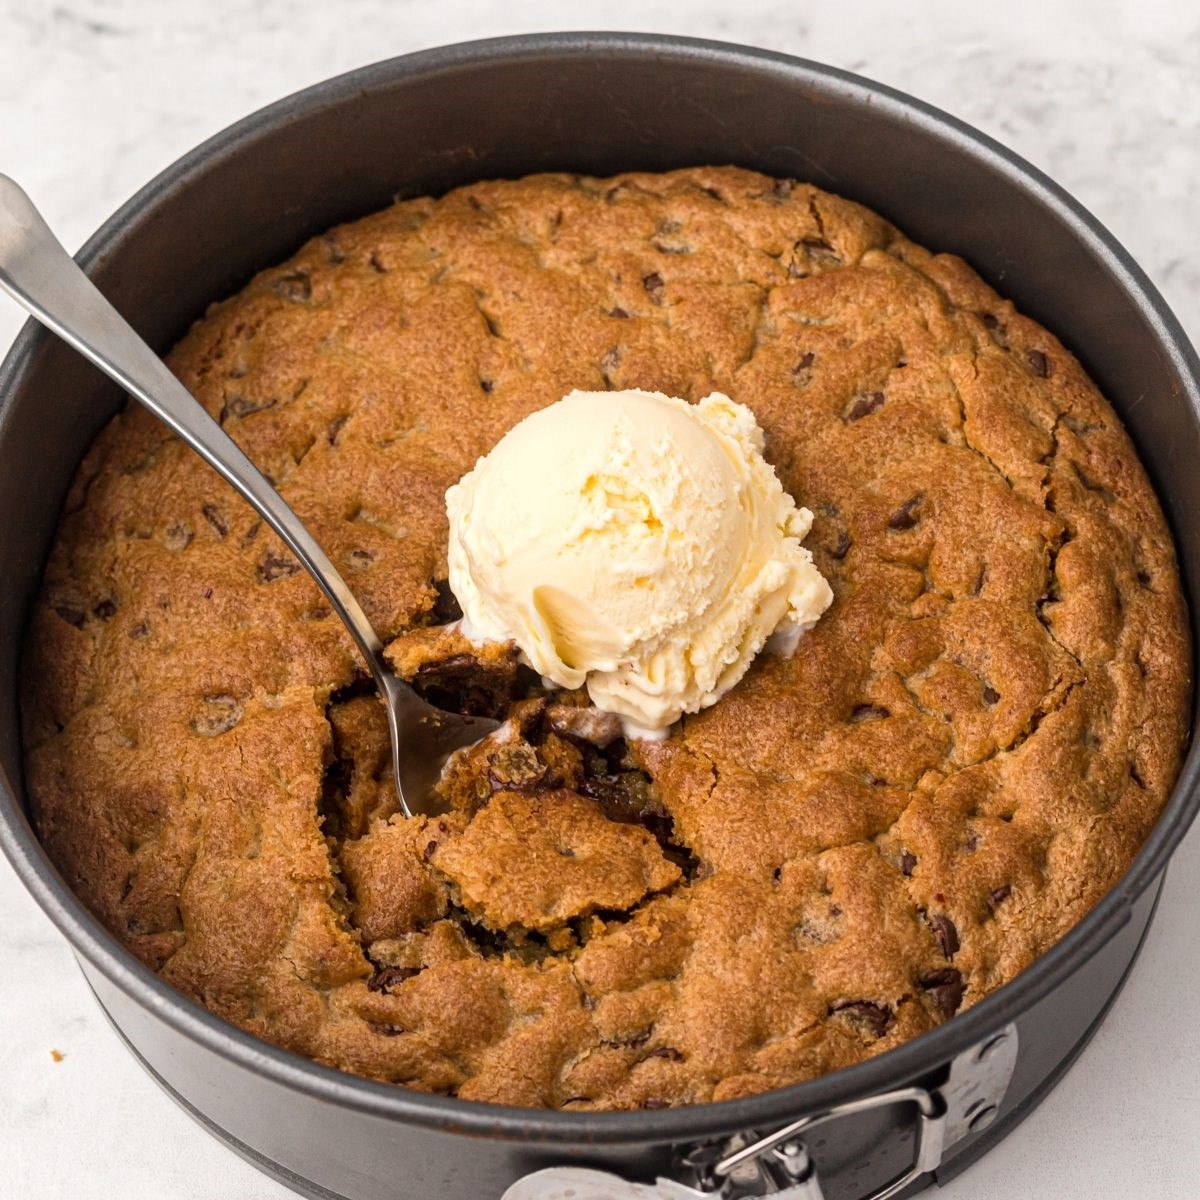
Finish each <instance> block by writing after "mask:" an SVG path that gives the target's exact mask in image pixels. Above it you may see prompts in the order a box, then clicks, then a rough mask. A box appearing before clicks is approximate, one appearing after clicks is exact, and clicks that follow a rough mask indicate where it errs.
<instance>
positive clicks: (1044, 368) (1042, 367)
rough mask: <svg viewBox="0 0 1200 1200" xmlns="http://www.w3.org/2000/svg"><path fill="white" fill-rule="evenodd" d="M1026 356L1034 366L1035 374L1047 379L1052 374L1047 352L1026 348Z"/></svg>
mask: <svg viewBox="0 0 1200 1200" xmlns="http://www.w3.org/2000/svg"><path fill="white" fill-rule="evenodd" d="M1025 357H1026V358H1027V359H1029V365H1030V366H1031V367H1032V368H1033V373H1034V374H1035V375H1040V376H1041V378H1043V379H1045V378H1046V376H1047V375H1049V374H1050V361H1049V359H1047V358H1046V356H1045V354H1043V353H1042V351H1040V350H1026V351H1025Z"/></svg>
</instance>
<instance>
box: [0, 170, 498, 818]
mask: <svg viewBox="0 0 1200 1200" xmlns="http://www.w3.org/2000/svg"><path fill="white" fill-rule="evenodd" d="M0 287H2V288H3V289H4V290H5V291H6V292H8V294H9V295H10V296H12V298H13V299H14V300H16V302H17V303H18V304H20V305H21V306H22V308H25V309H27V310H28V311H29V312H30V313H31V314H32V315H33V316H34V317H36V318H37V320H39V321H40V322H41V323H42V324H43V325H45V326H46V327H47V328H48V329H51V330H53V331H54V332H55V333H57V334H58V336H59V337H61V338H62V339H63V340H64V341H65V342H67V343H68V344H69V345H71V346H73V347H74V348H75V349H76V350H78V351H79V352H80V353H81V354H82V355H83V356H84V357H85V358H88V359H90V360H91V361H92V362H93V363H95V364H96V366H98V367H99V368H100V369H101V370H102V371H103V372H104V373H105V374H106V375H108V376H110V377H111V378H112V379H114V380H115V381H116V382H117V383H118V384H120V385H121V387H123V388H124V389H125V390H126V391H127V392H128V393H129V394H130V395H131V396H133V397H134V398H135V399H137V400H140V401H141V402H142V404H144V405H145V406H146V407H147V408H148V409H149V410H150V411H151V412H152V413H154V415H155V416H156V417H158V418H159V419H160V420H162V421H164V422H165V423H166V424H167V425H168V426H170V428H171V429H173V430H174V431H175V433H177V434H178V435H179V436H180V437H181V438H182V439H183V440H184V441H185V442H186V443H187V444H188V445H189V446H191V447H192V449H193V450H195V451H196V452H197V453H198V454H199V455H200V457H201V458H203V459H204V460H205V462H207V463H208V464H209V465H210V466H211V467H213V468H214V469H215V470H216V471H217V473H218V474H220V475H221V476H222V477H223V478H224V479H226V480H227V481H228V482H229V483H231V484H232V485H233V486H234V487H235V488H236V489H237V490H238V491H239V492H240V493H241V494H242V496H244V497H245V499H246V500H247V501H249V503H250V504H251V505H252V506H253V507H254V508H255V509H256V510H257V511H258V513H259V514H260V515H261V516H262V518H263V519H264V520H265V521H266V522H267V524H268V525H270V526H271V528H272V529H273V530H275V532H276V533H277V534H278V535H279V536H280V537H281V538H282V539H283V541H284V542H285V543H286V545H287V546H288V547H289V549H291V551H292V553H293V554H295V556H296V557H297V558H298V559H299V560H300V562H301V563H302V564H303V565H304V567H305V569H306V570H307V571H308V573H309V574H310V575H311V576H312V577H313V579H314V580H315V581H316V584H317V586H318V587H319V588H320V589H321V591H322V592H324V593H325V595H326V597H327V598H328V600H329V603H330V604H331V605H332V606H333V610H334V612H336V613H337V614H338V616H339V617H341V619H342V621H343V622H345V625H346V628H347V629H348V630H349V631H350V635H351V636H352V637H353V638H354V641H355V644H356V645H357V646H358V648H359V651H360V652H361V653H362V656H363V658H365V659H366V660H367V665H368V666H369V667H370V668H371V674H372V675H374V676H375V682H376V684H377V685H378V687H379V694H380V696H381V697H382V699H383V701H384V704H385V705H386V706H387V715H388V731H389V733H390V735H391V739H392V768H393V771H394V772H395V776H396V790H397V792H398V793H399V795H400V804H401V806H402V807H403V808H404V811H405V813H406V814H407V815H408V816H412V815H413V814H414V813H415V812H428V813H432V812H436V811H437V806H436V805H435V804H434V797H433V792H432V789H433V785H434V783H435V782H436V781H437V778H438V775H439V774H440V772H441V769H442V767H443V765H444V764H445V762H446V759H447V758H448V757H449V756H450V755H451V754H452V753H453V752H454V751H455V750H458V749H461V748H462V747H464V746H469V745H471V744H472V743H474V742H477V741H479V740H480V739H481V738H483V737H485V736H486V735H487V734H489V733H491V732H492V730H494V729H496V728H498V726H499V722H497V721H492V720H488V719H487V718H484V717H464V716H460V715H458V714H457V713H450V712H446V711H445V710H444V709H440V708H435V707H434V706H433V705H432V704H428V703H426V701H424V700H422V699H421V697H420V696H418V695H417V694H416V692H414V691H413V690H412V688H411V687H409V686H408V684H407V683H405V682H404V681H403V680H402V679H400V678H399V677H397V675H396V674H395V673H394V672H393V671H392V670H391V669H390V668H389V667H388V665H387V663H386V662H384V659H383V643H382V642H381V641H380V640H379V635H378V634H377V633H376V632H375V630H374V629H373V628H372V627H371V623H370V622H369V621H368V620H367V618H366V616H365V615H364V613H363V610H362V609H361V608H360V607H359V604H358V601H357V600H356V599H355V598H354V595H353V593H352V592H351V591H350V589H349V588H348V587H347V586H346V581H345V580H344V579H343V578H342V577H341V575H340V574H338V571H337V568H336V567H334V565H333V563H332V562H330V561H329V558H328V556H327V555H326V554H325V551H324V550H322V549H321V547H320V546H319V545H318V544H317V541H316V539H315V538H314V537H313V536H312V534H310V533H309V532H308V530H307V529H305V527H304V525H303V524H302V523H301V521H300V518H299V517H297V516H296V514H295V513H294V512H292V510H291V509H290V508H289V507H288V505H287V503H286V502H285V501H284V499H283V497H282V496H280V494H279V493H278V492H277V491H276V490H275V489H274V488H273V487H272V486H271V484H270V482H269V481H268V480H267V478H266V477H265V476H264V475H263V474H262V473H261V472H260V471H259V470H258V468H257V467H256V466H255V465H254V464H253V463H252V462H251V461H250V460H249V459H248V458H247V457H246V456H245V455H244V454H243V453H242V451H241V450H240V449H238V447H237V445H236V443H235V442H234V441H233V439H232V438H230V437H229V435H228V434H227V433H226V432H225V431H224V430H223V429H222V428H221V426H220V425H218V424H217V422H216V421H214V420H213V419H212V417H210V416H209V415H208V413H207V412H206V411H205V410H204V407H203V406H202V405H201V404H200V403H199V401H198V400H196V398H195V397H194V396H193V395H192V394H191V393H190V392H189V391H188V390H187V389H186V388H185V387H184V386H183V384H181V383H180V382H179V380H178V379H176V378H175V376H174V375H172V374H171V372H170V371H169V370H168V369H167V367H166V365H165V364H164V363H163V362H162V361H161V360H160V359H159V358H158V356H157V355H156V354H155V353H154V351H153V350H151V349H150V347H149V346H147V345H146V343H145V342H143V341H142V339H141V338H140V337H138V335H137V334H136V333H135V332H134V331H133V329H132V328H130V326H129V325H128V324H127V323H126V321H125V320H124V318H123V317H122V316H121V315H120V314H119V313H118V312H117V310H116V309H115V308H113V306H112V305H111V304H109V302H108V301H107V300H105V298H104V297H103V296H102V295H101V294H100V292H99V291H97V290H96V287H95V285H94V284H93V283H92V282H91V280H90V279H88V277H87V276H86V275H85V274H84V273H83V272H82V271H81V270H80V269H79V267H78V266H77V265H76V264H75V261H74V259H72V258H71V256H70V255H69V254H68V253H67V252H66V250H64V249H63V247H62V245H61V243H60V242H59V241H58V239H57V238H56V237H55V236H54V234H53V233H51V231H50V228H49V226H48V225H47V224H46V222H45V221H44V220H43V219H42V216H41V214H40V213H39V212H38V210H37V209H36V208H35V207H34V205H33V202H32V201H31V200H30V199H29V197H28V196H27V195H26V194H25V193H24V192H23V191H22V190H21V188H19V187H18V186H17V185H16V184H15V183H14V182H13V181H12V180H11V179H9V178H7V177H6V176H4V175H0Z"/></svg>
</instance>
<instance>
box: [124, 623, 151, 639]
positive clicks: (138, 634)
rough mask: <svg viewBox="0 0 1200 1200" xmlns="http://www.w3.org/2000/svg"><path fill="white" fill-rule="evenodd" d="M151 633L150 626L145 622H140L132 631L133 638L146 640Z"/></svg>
mask: <svg viewBox="0 0 1200 1200" xmlns="http://www.w3.org/2000/svg"><path fill="white" fill-rule="evenodd" d="M149 632H150V626H149V625H147V624H146V622H145V621H139V622H138V623H137V624H136V625H135V626H134V627H133V628H132V629H131V630H130V631H129V636H130V637H131V638H144V637H145V636H146V635H147V634H148V633H149Z"/></svg>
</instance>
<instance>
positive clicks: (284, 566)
mask: <svg viewBox="0 0 1200 1200" xmlns="http://www.w3.org/2000/svg"><path fill="white" fill-rule="evenodd" d="M299 570H300V564H299V563H298V562H296V561H295V560H294V559H291V558H285V557H283V556H282V555H278V554H268V555H267V557H266V558H264V559H263V560H262V562H260V563H259V564H258V578H259V580H260V582H262V583H274V582H275V581H276V580H277V579H286V578H287V577H288V576H289V575H295V574H296V572H297V571H299Z"/></svg>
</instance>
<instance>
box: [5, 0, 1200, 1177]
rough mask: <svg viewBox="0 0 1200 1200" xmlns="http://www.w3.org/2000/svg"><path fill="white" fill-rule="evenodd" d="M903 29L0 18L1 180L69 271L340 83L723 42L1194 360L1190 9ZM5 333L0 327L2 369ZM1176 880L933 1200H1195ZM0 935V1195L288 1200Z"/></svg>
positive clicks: (455, 9) (1196, 23)
mask: <svg viewBox="0 0 1200 1200" xmlns="http://www.w3.org/2000/svg"><path fill="white" fill-rule="evenodd" d="M917 7H918V6H916V5H913V6H903V5H898V4H896V3H894V2H892V0H839V2H838V3H836V4H830V5H815V4H813V5H800V4H795V3H787V2H786V0H781V2H775V0H766V2H764V3H760V4H758V5H746V4H739V3H733V2H731V0H692V2H690V3H688V4H686V5H683V4H679V3H666V2H665V0H607V3H604V4H595V3H573V4H563V3H561V2H553V0H545V2H543V0H507V2H506V3H490V2H484V0H439V2H438V3H422V2H420V0H408V2H405V0H339V2H338V3H323V2H320V0H254V2H253V3H248V2H247V0H203V2H197V3H191V2H188V3H175V2H172V0H166V2H164V0H61V2H60V3H51V2H50V0H32V2H31V0H0V170H3V171H5V172H6V173H9V174H11V175H13V176H15V177H16V178H18V179H19V180H21V181H22V182H23V183H24V185H25V186H26V187H27V188H28V190H29V191H30V192H31V193H32V195H33V196H34V198H35V199H36V200H37V202H38V203H39V204H40V205H41V206H42V207H43V209H44V211H45V212H46V214H47V215H48V217H49V218H50V220H51V223H52V224H53V225H54V226H55V227H56V228H57V229H58V231H59V232H60V234H61V235H62V236H63V239H64V241H65V242H66V243H67V244H68V245H69V246H72V247H74V246H77V245H78V244H80V243H81V242H82V240H83V239H84V238H85V237H86V236H87V235H88V234H89V233H90V232H91V231H92V230H93V229H94V228H95V227H96V226H97V225H98V224H99V223H100V221H101V220H102V219H103V218H104V217H105V216H107V215H108V214H109V213H110V212H111V211H112V210H113V209H114V208H115V207H116V206H117V205H118V204H119V203H120V202H121V201H123V200H125V199H126V198H127V197H128V196H129V195H130V194H131V193H132V192H133V191H134V190H135V189H136V188H137V187H139V186H140V185H141V184H142V183H143V182H145V181H146V180H147V179H148V178H149V177H150V176H152V175H153V174H155V173H156V172H158V171H159V170H160V169H161V168H162V167H164V166H166V165H167V164H168V163H170V162H171V161H172V160H173V159H174V158H176V157H177V156H178V155H180V154H182V153H183V152H184V151H186V150H188V149H189V148H190V147H192V146H193V145H195V144H196V143H197V142H199V141H200V140H201V139H202V138H204V137H207V136H208V135H209V134H210V133H213V132H215V131H216V130H218V129H219V128H221V127H222V126H224V125H226V124H228V123H229V122H230V121H232V120H234V119H236V118H238V117H240V116H242V115H244V114H245V113H247V112H249V111H250V110H252V109H254V108H257V107H258V106H260V105H261V104H264V103H266V102H268V101H270V100H273V99H275V98H277V97H279V96H282V95H284V94H286V93H288V92H291V91H293V90H295V89H296V88H299V87H302V86H304V85H307V84H309V83H313V82H315V81H317V80H319V79H322V78H325V77H327V76H329V75H333V74H335V73H337V72H340V71H343V70H346V69H348V68H350V67H354V66H358V65H361V64H363V63H367V62H370V61H373V60H375V59H378V58H382V57H386V56H389V55H392V54H400V53H403V52H405V51H409V50H415V49H419V48H423V47H427V46H432V45H437V44H439V43H444V42H451V41H460V40H464V39H467V38H472V37H484V36H489V35H494V34H501V33H514V32H521V31H531V30H545V29H554V28H577V29H589V28H590V29H600V28H609V29H618V28H626V29H643V30H659V31H663V30H665V31H670V32H677V33H688V34H694V35H698V36H707V37H715V38H724V39H727V40H733V41H743V42H751V43H757V44H760V45H765V46H769V47H772V48H776V49H780V50H785V51H791V52H794V53H797V54H801V55H804V56H807V57H811V58H816V59H820V60H824V61H826V62H830V63H834V64H836V65H838V66H841V67H845V68H849V69H850V70H854V71H859V72H861V73H863V74H866V75H869V76H872V77H874V78H876V79H879V80H882V81H884V82H886V83H890V84H893V85H895V86H897V87H900V88H902V89H904V90H906V91H909V92H912V93H913V94H915V95H917V96H920V97H922V98H923V99H925V100H928V101H931V102H932V103H934V104H937V105H939V106H941V107H943V108H946V109H948V110H950V111H951V112H954V113H956V114H957V115H959V116H961V117H963V118H965V119H966V120H967V121H969V122H971V123H972V124H974V125H976V126H978V127H979V128H981V129H984V130H986V131H987V132H989V133H991V134H993V135H994V136H995V137H997V138H999V139H1000V140H1001V141H1003V142H1005V143H1007V144H1008V145H1009V146H1011V147H1013V148H1014V149H1016V150H1017V151H1018V152H1020V153H1021V154H1023V155H1025V156H1026V157H1027V158H1029V159H1031V160H1032V161H1033V162H1034V163H1036V164H1037V165H1038V166H1040V167H1042V168H1044V169H1045V170H1046V171H1048V172H1049V173H1050V174H1051V175H1052V176H1053V177H1055V178H1056V179H1057V180H1058V181H1059V182H1060V183H1062V184H1064V185H1065V186H1066V187H1067V188H1068V189H1069V190H1070V191H1072V192H1073V193H1074V194H1075V195H1076V196H1077V197H1078V198H1079V199H1080V200H1082V201H1083V203H1084V204H1085V205H1087V206H1088V207H1089V208H1090V209H1091V210H1092V211H1093V212H1094V213H1095V214H1096V215H1097V216H1098V217H1099V218H1100V219H1101V220H1102V221H1103V222H1104V223H1105V224H1107V225H1108V227H1109V228H1110V229H1111V230H1112V231H1113V232H1114V233H1115V234H1116V235H1117V237H1118V238H1120V239H1121V240H1122V241H1123V242H1124V243H1125V245H1126V246H1127V247H1128V248H1129V249H1130V250H1131V251H1132V253H1133V254H1134V256H1135V257H1136V258H1137V259H1138V260H1139V261H1140V262H1141V263H1142V265H1143V266H1144V267H1145V268H1146V269H1147V271H1148V272H1149V274H1150V275H1151V277H1152V278H1153V279H1154V280H1155V282H1156V283H1157V284H1158V286H1159V287H1160V288H1161V289H1162V291H1163V292H1164V293H1165V295H1166V296H1167V299H1168V301H1169V302H1170V303H1171V304H1172V305H1173V307H1174V308H1175V311H1176V313H1177V314H1178V315H1179V317H1180V318H1181V320H1182V321H1183V323H1184V325H1185V327H1187V328H1188V329H1189V330H1190V332H1191V334H1192V336H1193V338H1195V339H1200V222H1198V221H1197V219H1196V217H1197V209H1196V204H1195V199H1194V197H1195V195H1196V193H1197V192H1198V191H1200V8H1197V7H1196V6H1195V4H1194V3H1191V2H1190V0H1176V2H1172V0H1139V2H1138V3H1136V4H1135V3H1132V2H1131V0H1126V2H1124V3H1103V2H1101V0H1067V2H1056V0H1037V2H1032V3H1030V2H1027V0H1009V2H1008V3H1006V4H964V3H962V2H961V0H927V2H926V3H924V4H922V5H921V6H919V7H920V10H921V14H922V15H921V18H920V19H919V20H918V19H916V18H915V17H911V16H908V15H907V9H909V8H911V9H916V8H917ZM901 14H905V15H901ZM18 326H19V321H18V319H17V318H16V316H15V313H14V310H13V309H12V308H10V307H9V306H8V305H7V304H6V303H0V348H3V347H6V346H7V344H8V343H9V341H11V339H12V337H13V336H14V334H15V333H16V331H17V328H18ZM1197 878H1200V831H1197V832H1196V833H1193V834H1192V836H1191V838H1190V839H1189V840H1188V841H1187V842H1186V843H1185V844H1184V846H1183V847H1182V849H1181V850H1180V852H1179V853H1178V855H1177V856H1176V859H1175V862H1174V864H1173V866H1172V868H1171V872H1170V878H1169V879H1168V882H1167V888H1166V892H1165V895H1164V897H1163V900H1162V904H1161V906H1160V911H1159V916H1158V919H1157V922H1156V924H1155V927H1154V929H1153V931H1152V933H1151V936H1150V938H1149V941H1148V943H1147V946H1146V948H1145V951H1144V953H1143V956H1142V959H1141V962H1140V964H1139V966H1138V969H1137V971H1136V972H1135V974H1134V976H1133V978H1132V979H1131V981H1130V983H1129V985H1128V986H1127V988H1126V989H1125V992H1124V993H1123V995H1122V996H1121V999H1120V1001H1119V1003H1118V1004H1117V1006H1116V1008H1115V1009H1114V1011H1113V1013H1112V1015H1111V1016H1110V1018H1109V1020H1108V1021H1107V1023H1106V1024H1105V1025H1104V1027H1103V1028H1102V1029H1101V1031H1100V1033H1099V1035H1098V1036H1097V1037H1096V1039H1095V1041H1094V1042H1093V1043H1092V1044H1091V1046H1090V1047H1089V1048H1088V1050H1087V1051H1086V1053H1085V1054H1084V1055H1083V1057H1082V1059H1081V1060H1080V1061H1079V1063H1078V1064H1077V1065H1076V1066H1075V1067H1074V1069H1073V1070H1072V1071H1071V1073H1070V1074H1069V1076H1068V1077H1067V1078H1066V1080H1065V1081H1064V1082H1063V1083H1062V1084H1061V1085H1060V1086H1059V1088H1058V1089H1057V1090H1056V1091H1055V1092H1054V1093H1053V1094H1052V1095H1051V1096H1050V1098H1049V1099H1048V1100H1047V1101H1046V1102H1045V1103H1044V1104H1043V1105H1042V1107H1041V1108H1040V1109H1039V1110H1038V1111H1037V1112H1036V1113H1035V1114H1034V1115H1033V1116H1032V1117H1031V1118H1030V1119H1029V1120H1027V1121H1026V1122H1025V1124H1024V1125H1022V1126H1021V1127H1020V1129H1018V1130H1017V1131H1016V1132H1015V1133H1014V1134H1013V1135H1012V1136H1011V1137H1009V1138H1008V1139H1007V1140H1006V1141H1005V1142H1004V1143H1002V1144H1001V1145H1000V1146H999V1147H998V1148H997V1149H996V1150H995V1151H994V1152H993V1153H992V1154H991V1155H989V1156H988V1157H986V1158H985V1159H984V1160H982V1161H981V1162H980V1163H979V1164H977V1165H976V1166H974V1167H972V1168H971V1169H970V1170H969V1171H967V1172H966V1173H965V1174H964V1175H963V1176H962V1177H960V1178H959V1179H958V1180H956V1181H955V1182H954V1183H952V1184H951V1185H949V1186H948V1187H946V1188H945V1189H943V1191H942V1192H941V1193H940V1194H941V1195H943V1196H945V1197H947V1198H948V1200H966V1198H967V1197H970V1198H971V1200H1041V1198H1043V1197H1044V1198H1046V1200H1051V1198H1054V1200H1057V1198H1058V1197H1061V1196H1063V1195H1067V1194H1074V1195H1080V1196H1088V1197H1090V1200H1118V1198H1119V1200H1125V1198H1126V1197H1129V1196H1143V1195H1145V1196H1155V1197H1157V1198H1158V1200H1191V1198H1193V1197H1195V1196H1196V1195H1197V1194H1198V1193H1200V1183H1198V1182H1197V1181H1200V1017H1198V1011H1200V1003H1198V1000H1197V997H1198V996H1200V955H1198V954H1197V937H1196V929H1197V923H1196V920H1195V917H1194V915H1193V906H1194V899H1193V896H1192V885H1193V882H1194V881H1195V880H1196V879H1197ZM0 912H3V914H4V916H3V920H0V962H2V963H3V964H4V967H3V970H0V1029H3V1031H4V1036H3V1037H2V1038H0V1180H3V1184H2V1185H0V1192H2V1193H3V1194H4V1195H6V1196H13V1197H21V1198H22V1200H43V1198H47V1200H48V1198H57V1197H63V1196H70V1197H72V1200H101V1198H104V1200H107V1198H108V1197H110V1196H112V1195H114V1194H120V1195H122V1196H123V1197H128V1198H130V1200H139V1198H141V1197H154V1198H155V1200H229V1198H234V1197H236V1198H237V1200H283V1198H284V1197H286V1196H288V1195H291V1193H289V1192H287V1191H286V1189H284V1188H282V1187H280V1186H279V1185H277V1184H275V1183H273V1182H271V1181H270V1180H268V1179H266V1178H265V1177H263V1176H261V1175H259V1174H258V1173H257V1172H256V1171H254V1170H253V1169H252V1168H251V1167H249V1166H247V1165H246V1164H245V1163H243V1162H242V1161H241V1160H239V1159H237V1158H236V1157H234V1155H233V1154H231V1153H230V1152H229V1151H227V1150H226V1149H225V1148H224V1147H222V1146H221V1145H219V1144H218V1143H217V1142H216V1141H214V1140H213V1139H211V1138H210V1137H209V1136H208V1135H207V1134H206V1133H204V1132H202V1131H201V1130H200V1129H199V1128H198V1127H197V1126H195V1125H193V1124H192V1122H191V1121H190V1120H189V1119H188V1118H187V1117H186V1116H184V1114H183V1113H182V1112H181V1111H180V1110H178V1109H177V1108H176V1107H175V1106H174V1105H173V1104H171V1102H170V1101H169V1100H168V1099H167V1098H166V1097H165V1096H164V1095H162V1093H160V1092H159V1091H158V1090H157V1089H156V1088H155V1087H154V1085H153V1084H152V1083H151V1082H150V1081H149V1079H147V1077H146V1076H145V1075H144V1074H143V1073H142V1072H141V1070H140V1069H139V1068H138V1067H137V1066H136V1065H135V1063H134V1062H133V1060H132V1059H131V1058H130V1057H129V1056H128V1055H127V1054H126V1052H125V1050H124V1049H123V1048H122V1047H121V1046H120V1044H119V1043H118V1042H117V1039H116V1037H115V1036H114V1035H113V1033H112V1032H111V1031H110V1029H109V1028H108V1026H107V1025H106V1024H105V1022H104V1020H103V1019H102V1017H101V1014H100V1012H99V1010H98V1008H97V1006H96V1004H95V1002H94V1001H93V1000H92V998H91V996H90V995H89V993H88V991H87V989H86V988H85V986H84V983H83V980H82V978H81V976H80V974H79V972H78V971H77V970H76V969H75V967H74V964H73V962H72V960H71V956H70V954H69V952H68V950H67V947H66V944H65V943H64V942H63V940H62V939H61V938H60V937H59V936H58V934H57V933H56V932H55V931H54V930H53V929H52V928H51V926H50V923H49V922H48V921H47V920H46V918H45V917H43V916H42V914H41V913H40V911H39V910H38V909H37V907H36V906H35V905H34V904H33V902H32V900H30V899H29V897H28V896H27V895H26V894H25V892H24V890H23V889H22V888H21V886H20V885H19V884H18V882H17V881H16V879H15V877H14V876H13V875H12V873H11V871H10V870H9V869H8V867H7V865H5V864H2V863H0ZM52 1051H57V1052H59V1053H60V1054H61V1055H62V1061H56V1060H55V1059H54V1058H53V1057H52ZM431 1200H433V1198H431ZM480 1200H486V1198H483V1197H481V1198H480Z"/></svg>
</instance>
